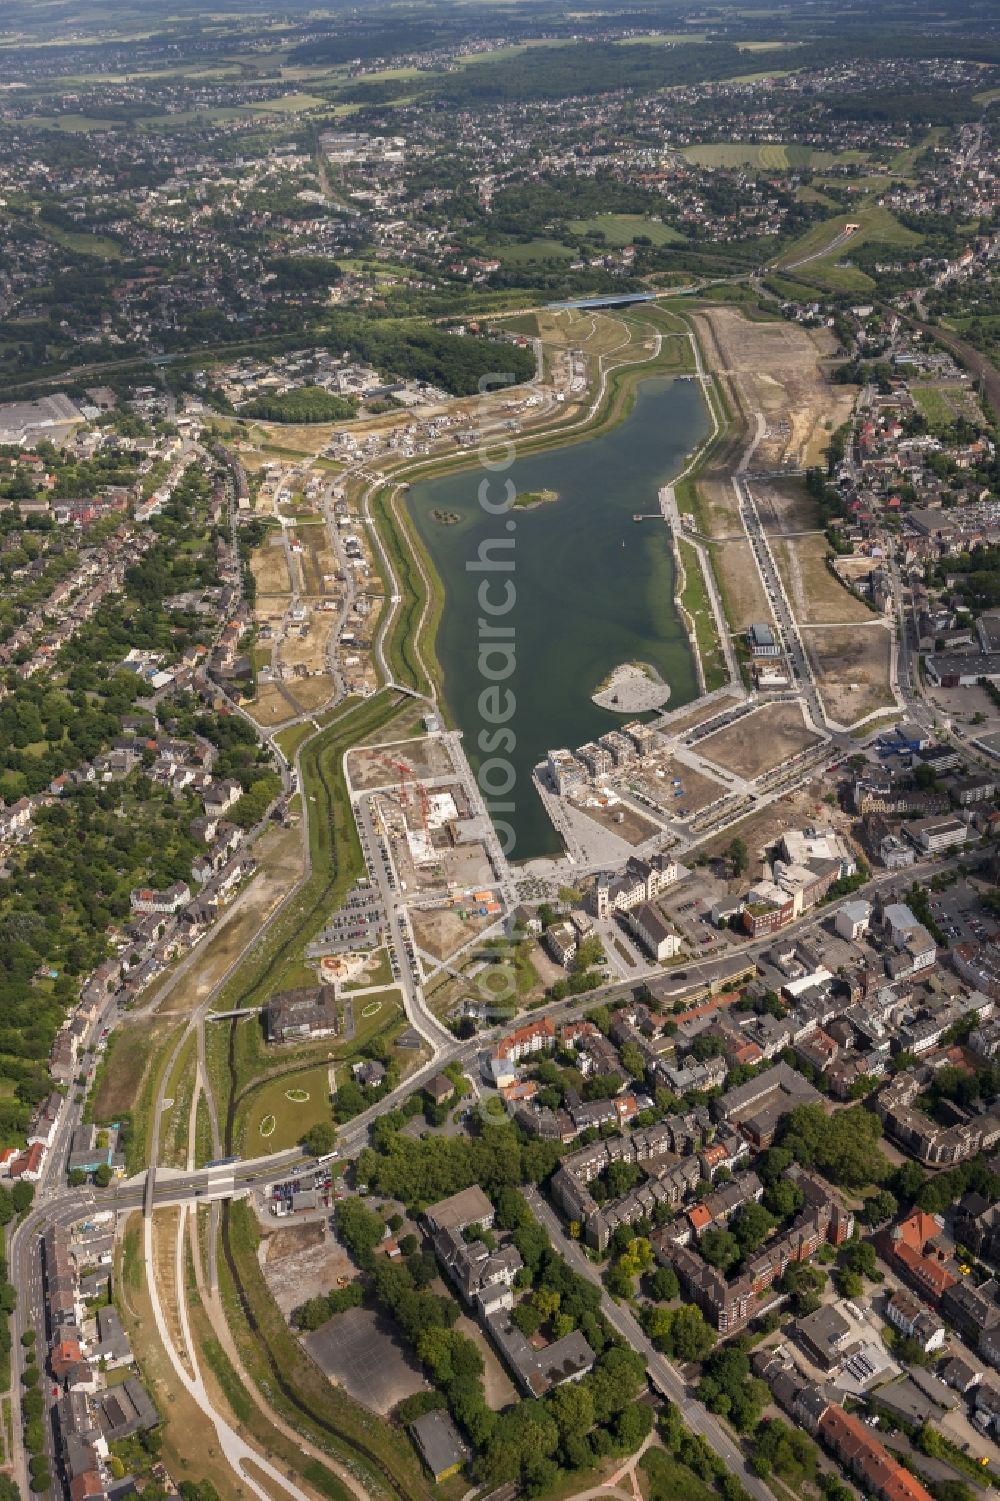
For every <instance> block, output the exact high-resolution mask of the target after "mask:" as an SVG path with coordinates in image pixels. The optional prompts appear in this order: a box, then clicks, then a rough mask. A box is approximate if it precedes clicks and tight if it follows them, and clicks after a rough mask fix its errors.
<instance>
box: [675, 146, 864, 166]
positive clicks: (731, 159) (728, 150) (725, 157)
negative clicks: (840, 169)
mask: <svg viewBox="0 0 1000 1501" xmlns="http://www.w3.org/2000/svg"><path fill="white" fill-rule="evenodd" d="M684 155H685V156H686V157H687V159H688V161H692V162H695V163H697V165H698V166H699V167H761V168H764V169H766V170H770V171H774V170H783V169H785V168H789V167H818V168H822V167H832V166H833V165H834V164H835V163H836V162H838V161H840V160H841V159H842V158H841V157H840V156H838V155H837V153H836V152H834V151H816V150H814V149H813V147H812V146H800V145H797V144H796V143H795V142H789V143H784V142H781V141H764V142H756V141H706V142H704V143H703V144H702V145H699V146H686V147H685V148H684Z"/></svg>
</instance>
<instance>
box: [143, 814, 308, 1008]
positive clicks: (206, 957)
mask: <svg viewBox="0 0 1000 1501" xmlns="http://www.w3.org/2000/svg"><path fill="white" fill-rule="evenodd" d="M255 856H256V859H257V861H258V864H259V866H260V873H259V875H258V877H257V879H256V880H254V881H251V883H250V885H249V886H247V887H246V889H245V890H244V891H243V893H242V894H241V896H240V897H239V906H238V907H237V909H236V911H235V913H234V915H233V917H232V918H231V919H230V920H229V922H228V923H227V924H226V925H225V927H223V928H220V929H216V930H214V931H213V933H212V935H211V936H210V937H208V938H206V939H205V940H204V941H203V942H202V943H201V944H199V945H198V948H197V949H196V950H195V952H196V954H197V955H198V959H197V963H196V964H194V965H193V967H192V969H190V970H189V971H187V973H186V974H185V976H184V978H183V979H182V980H181V981H180V982H179V983H178V984H177V985H176V986H175V988H174V990H173V992H172V993H171V994H168V995H167V996H165V997H164V999H163V1001H162V1002H161V1004H160V1006H159V1008H158V1014H159V1015H163V1016H173V1015H181V1016H187V1015H188V1014H189V1013H190V1012H191V1011H193V1010H194V1009H195V1008H196V1007H197V1006H200V1005H201V1003H202V1001H204V999H205V997H206V996H207V995H208V993H209V991H210V990H211V989H212V988H213V986H214V985H216V984H217V983H218V981H219V980H220V979H221V978H222V976H223V975H224V974H225V972H226V970H227V969H228V968H229V966H230V965H231V964H232V962H233V960H234V959H235V958H236V957H237V956H238V955H239V954H241V953H243V951H244V949H246V948H247V946H248V945H249V944H250V942H251V941H252V938H253V935H254V934H255V933H257V932H259V930H260V928H261V925H262V924H263V922H264V920H265V918H266V917H267V915H268V913H269V912H271V911H272V910H273V908H274V907H276V906H277V904H278V902H280V901H281V899H282V898H283V897H284V896H285V895H286V894H287V892H288V891H289V889H290V888H291V887H292V886H293V885H294V884H295V882H296V881H297V880H298V878H299V876H300V875H301V873H302V835H301V832H300V830H299V829H297V828H291V829H281V828H273V829H269V830H268V831H267V833H266V834H265V835H264V836H263V838H262V839H261V840H260V842H259V843H258V845H257V847H256V850H255Z"/></svg>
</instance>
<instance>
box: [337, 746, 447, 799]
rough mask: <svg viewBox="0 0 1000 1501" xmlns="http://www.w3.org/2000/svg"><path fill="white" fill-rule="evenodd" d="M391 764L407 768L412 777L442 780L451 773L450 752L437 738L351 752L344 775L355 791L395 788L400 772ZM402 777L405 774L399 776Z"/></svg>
mask: <svg viewBox="0 0 1000 1501" xmlns="http://www.w3.org/2000/svg"><path fill="white" fill-rule="evenodd" d="M391 762H401V763H402V764H403V765H404V766H408V767H409V769H410V771H412V772H413V775H414V776H416V777H446V776H450V775H451V774H452V773H453V772H454V769H455V768H454V766H453V764H452V759H451V753H450V752H449V750H448V747H447V745H446V744H445V743H444V742H443V741H441V740H438V739H434V738H431V737H428V738H427V739H425V740H406V741H402V742H399V743H397V744H395V745H392V746H389V747H386V748H385V749H382V748H381V747H379V748H373V749H371V750H369V749H364V750H352V751H350V752H349V753H348V756H347V775H348V777H349V778H350V781H351V786H352V787H354V788H355V789H356V790H357V791H358V792H364V791H367V789H368V788H369V787H398V785H399V776H400V773H399V772H398V771H397V770H396V769H395V767H393V766H392V765H391V764H387V763H391ZM403 775H404V776H405V775H406V773H403Z"/></svg>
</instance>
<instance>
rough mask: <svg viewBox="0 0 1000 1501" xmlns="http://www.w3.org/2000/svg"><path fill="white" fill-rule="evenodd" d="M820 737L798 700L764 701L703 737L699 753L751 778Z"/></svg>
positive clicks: (793, 754) (776, 764)
mask: <svg viewBox="0 0 1000 1501" xmlns="http://www.w3.org/2000/svg"><path fill="white" fill-rule="evenodd" d="M817 739H818V736H816V735H814V734H813V733H812V731H811V730H807V729H806V725H805V720H804V719H803V717H802V710H801V708H800V707H799V705H798V704H797V703H788V704H786V703H777V704H765V705H764V707H763V708H762V709H758V710H757V711H756V713H754V714H751V715H748V716H747V717H746V718H743V719H740V720H738V721H737V723H736V724H731V725H727V726H726V728H725V729H723V730H717V731H716V733H715V734H714V735H709V736H707V738H706V739H704V740H702V741H700V742H699V744H698V753H699V755H702V756H704V757H705V759H706V760H708V761H714V762H715V763H716V764H717V765H718V766H722V767H723V768H724V769H725V770H726V771H735V772H737V773H738V774H739V775H740V776H743V777H749V778H752V777H759V776H762V775H763V773H764V772H765V771H770V770H771V768H772V767H774V766H780V765H781V763H782V762H783V761H789V760H791V758H792V756H795V755H798V753H799V751H803V750H806V749H807V747H808V746H810V745H814V744H815V742H816V740H817ZM716 791H717V789H716Z"/></svg>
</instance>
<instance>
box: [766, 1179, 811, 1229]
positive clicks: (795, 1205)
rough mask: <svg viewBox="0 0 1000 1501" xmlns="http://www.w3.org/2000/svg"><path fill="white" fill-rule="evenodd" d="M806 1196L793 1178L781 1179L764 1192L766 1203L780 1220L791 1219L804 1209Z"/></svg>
mask: <svg viewBox="0 0 1000 1501" xmlns="http://www.w3.org/2000/svg"><path fill="white" fill-rule="evenodd" d="M804 1200H805V1195H804V1194H803V1192H802V1190H801V1188H800V1187H799V1185H798V1184H797V1183H793V1182H792V1180H791V1178H779V1179H778V1181H777V1182H776V1183H772V1184H770V1186H769V1187H768V1188H767V1189H766V1190H765V1192H764V1203H765V1205H766V1207H767V1208H768V1209H769V1210H770V1211H771V1213H772V1214H774V1215H777V1217H778V1219H779V1220H787V1219H791V1217H792V1215H793V1214H797V1213H798V1212H799V1210H800V1209H801V1208H802V1205H803V1202H804Z"/></svg>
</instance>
